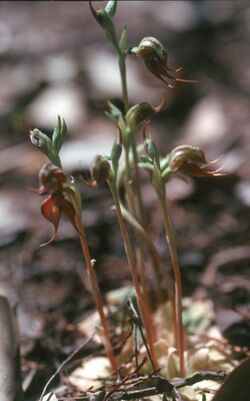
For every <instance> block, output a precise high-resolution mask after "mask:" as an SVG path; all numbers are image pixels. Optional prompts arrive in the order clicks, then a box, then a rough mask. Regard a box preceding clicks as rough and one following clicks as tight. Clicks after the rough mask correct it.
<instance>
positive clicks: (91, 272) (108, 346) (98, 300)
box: [77, 218, 117, 372]
mask: <svg viewBox="0 0 250 401" xmlns="http://www.w3.org/2000/svg"><path fill="white" fill-rule="evenodd" d="M77 227H78V230H79V238H80V243H81V248H82V253H83V256H84V259H85V262H86V266H87V272H88V277H89V281H90V284H91V287H92V291H93V295H94V300H95V304H96V308H97V311H98V314H99V317H100V321H101V325H102V330H103V338H104V347H105V350H106V353H107V356H108V359H109V362H110V365H111V368H112V370H113V371H114V372H115V371H116V370H117V366H116V361H115V357H114V353H113V347H112V343H111V339H110V332H109V328H108V322H107V318H106V316H105V313H104V310H103V302H102V296H101V292H100V287H99V285H98V281H97V277H96V273H95V269H94V262H93V260H92V259H91V256H90V251H89V246H88V241H87V239H86V235H85V230H84V226H83V224H82V221H81V218H78V219H77Z"/></svg>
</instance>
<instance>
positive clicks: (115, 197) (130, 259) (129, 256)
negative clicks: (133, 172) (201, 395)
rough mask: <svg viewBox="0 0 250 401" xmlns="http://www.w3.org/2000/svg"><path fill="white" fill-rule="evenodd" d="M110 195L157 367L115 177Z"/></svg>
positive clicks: (152, 333) (155, 366) (150, 330)
mask: <svg viewBox="0 0 250 401" xmlns="http://www.w3.org/2000/svg"><path fill="white" fill-rule="evenodd" d="M108 184H109V187H110V190H111V193H112V196H113V200H114V203H115V207H116V213H117V218H118V223H119V226H120V230H121V234H122V237H123V242H124V248H125V252H126V255H127V259H128V264H129V268H130V272H131V276H132V280H133V284H134V287H135V291H136V297H137V300H138V305H139V306H140V311H141V314H142V320H143V324H144V327H145V330H146V333H147V340H148V346H149V350H150V354H151V357H152V360H153V362H154V368H155V369H157V368H158V362H157V359H156V356H155V351H154V341H155V334H154V328H153V324H152V323H153V322H152V319H151V318H150V316H149V315H148V311H147V308H146V304H145V300H144V297H143V293H142V291H141V288H140V283H139V280H138V277H137V271H136V263H135V258H134V254H133V250H132V246H131V243H130V240H129V236H128V231H127V228H126V224H125V222H124V220H123V216H122V211H121V207H120V202H119V195H118V191H117V188H116V179H115V177H114V178H113V179H110V180H109V181H108Z"/></svg>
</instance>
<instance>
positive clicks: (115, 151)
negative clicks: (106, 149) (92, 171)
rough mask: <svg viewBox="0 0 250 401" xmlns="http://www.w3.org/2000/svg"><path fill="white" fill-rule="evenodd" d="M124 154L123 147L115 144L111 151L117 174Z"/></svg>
mask: <svg viewBox="0 0 250 401" xmlns="http://www.w3.org/2000/svg"><path fill="white" fill-rule="evenodd" d="M121 154H122V146H121V145H120V144H119V143H116V142H115V143H114V145H113V147H112V150H111V161H112V166H113V169H114V172H115V173H116V172H117V170H118V163H119V160H120V157H121Z"/></svg>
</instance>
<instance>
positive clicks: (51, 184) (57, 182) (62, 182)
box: [39, 163, 67, 195]
mask: <svg viewBox="0 0 250 401" xmlns="http://www.w3.org/2000/svg"><path fill="white" fill-rule="evenodd" d="M39 181H40V187H39V193H40V195H46V194H52V193H55V192H62V191H63V190H64V189H65V188H66V187H67V178H66V176H65V174H64V173H63V171H62V170H61V169H60V168H58V167H56V166H54V165H53V164H51V163H49V164H45V165H44V166H43V167H42V168H41V170H40V172H39Z"/></svg>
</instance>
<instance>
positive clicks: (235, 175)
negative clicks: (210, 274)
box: [0, 0, 250, 399]
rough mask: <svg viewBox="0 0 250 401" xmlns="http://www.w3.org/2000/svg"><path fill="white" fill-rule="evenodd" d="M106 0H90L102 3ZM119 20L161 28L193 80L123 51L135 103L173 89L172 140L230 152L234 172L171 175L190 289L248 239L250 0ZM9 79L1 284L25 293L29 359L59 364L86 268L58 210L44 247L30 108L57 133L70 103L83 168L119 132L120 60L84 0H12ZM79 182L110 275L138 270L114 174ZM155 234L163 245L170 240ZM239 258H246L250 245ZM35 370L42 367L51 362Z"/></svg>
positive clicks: (154, 9) (137, 31)
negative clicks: (124, 233) (121, 225)
mask: <svg viewBox="0 0 250 401" xmlns="http://www.w3.org/2000/svg"><path fill="white" fill-rule="evenodd" d="M103 4H104V2H100V1H98V2H93V5H94V7H95V8H98V7H101V6H102V5H103ZM114 21H115V24H116V27H117V31H118V32H121V30H122V28H123V27H124V25H127V26H128V46H129V47H132V46H136V45H138V44H139V42H140V40H141V39H142V38H143V37H145V36H155V37H156V38H158V39H159V40H160V41H161V42H162V43H163V44H164V45H165V47H166V49H167V51H168V54H169V66H170V67H171V68H173V69H175V68H177V67H179V66H182V67H183V70H182V72H181V74H180V76H182V77H185V78H187V79H195V80H197V81H198V84H193V85H177V86H176V88H175V89H174V90H171V89H169V88H166V86H164V84H162V83H161V81H159V80H157V78H155V77H154V76H152V75H151V74H150V73H149V72H148V71H147V70H146V69H145V67H144V65H143V64H142V62H141V61H140V60H139V59H136V58H133V57H132V56H131V57H128V87H129V101H130V104H131V105H133V104H135V103H137V102H142V101H146V102H149V103H150V104H152V105H154V106H155V105H157V104H158V103H159V102H160V100H161V96H162V95H161V91H162V90H163V91H164V93H165V96H166V107H165V110H164V111H162V112H161V113H159V115H157V116H156V117H155V118H154V120H153V121H152V123H151V125H150V132H151V133H152V135H153V137H154V139H155V141H156V143H157V145H158V146H159V148H160V149H161V150H162V152H163V154H164V153H166V152H168V151H169V150H171V149H172V148H173V147H174V146H176V145H179V144H184V143H188V144H191V145H194V146H200V147H201V148H202V149H203V150H204V151H205V152H206V155H207V158H208V159H209V160H212V159H216V158H218V157H220V156H221V155H223V159H222V160H221V162H219V164H220V163H221V164H224V163H225V167H224V169H225V170H226V171H227V172H228V173H229V175H227V176H225V177H221V178H218V179H204V180H201V179H197V180H194V181H189V180H188V181H187V182H182V181H180V180H173V181H171V182H170V184H169V196H170V201H171V213H172V219H173V223H174V226H175V229H176V234H177V239H178V247H179V253H180V262H181V266H182V270H183V277H184V283H185V291H187V293H189V294H190V293H191V291H192V290H193V289H194V288H195V287H196V285H197V280H198V279H199V277H200V275H201V273H202V271H203V270H204V269H205V267H206V265H207V263H208V261H209V260H210V258H211V257H212V256H213V255H214V254H216V253H217V252H220V251H221V250H224V251H225V252H227V250H230V252H232V254H234V252H233V249H234V247H237V249H238V247H243V248H244V247H245V248H244V249H246V247H247V246H249V232H250V230H249V226H250V168H249V154H250V140H249V123H250V115H249V111H250V69H249V65H250V3H249V1H242V0H239V1H237V2H236V1H223V0H222V1H216V0H215V1H188V0H186V1H119V2H118V9H117V13H116V15H115V18H114ZM0 82H1V85H0V293H1V294H4V295H6V296H7V297H8V298H9V299H10V301H11V303H12V304H13V305H17V304H18V305H19V306H18V318H19V325H20V333H21V340H22V355H23V358H24V365H23V366H24V368H25V366H26V369H27V370H28V366H29V364H28V362H27V361H30V360H32V361H34V360H36V361H39V362H41V361H42V362H44V361H45V360H46V363H47V366H48V365H49V366H50V368H53V366H54V363H55V361H57V360H58V359H60V358H61V357H62V354H63V353H64V351H65V350H64V349H62V344H63V342H65V343H66V345H67V346H68V347H69V346H70V345H69V344H71V346H72V347H73V346H74V342H72V335H73V334H72V333H71V334H70V335H69V332H68V331H67V325H68V324H69V323H70V324H75V322H76V321H77V319H79V317H80V316H81V317H82V314H83V311H85V310H88V308H90V306H91V305H92V304H91V301H90V299H89V296H88V295H87V289H86V290H85V292H86V293H85V292H84V291H83V290H82V283H81V282H79V278H78V277H79V272H82V261H81V255H80V248H79V244H78V241H77V238H76V235H75V233H74V230H73V229H72V228H71V227H70V225H69V224H68V223H67V222H66V221H63V222H62V224H61V226H60V229H59V233H58V239H57V241H56V242H55V243H54V244H53V245H52V246H50V247H47V248H44V249H39V244H40V243H42V242H44V241H45V240H46V239H47V238H49V235H50V231H49V230H50V226H49V223H48V222H46V221H44V220H43V219H42V217H41V215H40V203H41V199H40V198H39V196H38V195H37V194H36V193H35V192H34V191H32V188H37V187H38V178H37V176H38V171H39V169H40V168H41V166H42V165H43V163H45V162H46V159H45V157H44V156H43V155H42V154H41V153H40V152H39V151H38V150H37V149H36V148H34V147H33V146H32V144H31V143H30V141H29V135H28V129H26V128H25V127H24V124H23V122H25V125H27V126H28V127H31V129H33V128H35V127H36V128H39V129H41V130H42V131H44V132H46V133H51V132H52V131H53V129H54V127H55V125H56V121H57V116H58V115H61V116H63V117H64V118H65V120H66V122H67V125H68V129H69V133H70V135H69V139H68V141H67V142H66V143H65V144H64V145H63V149H62V152H61V158H62V162H63V165H64V168H65V170H66V171H67V173H69V174H79V173H84V172H85V173H86V172H87V171H88V168H89V166H90V163H91V161H92V159H93V158H94V156H95V155H96V154H98V153H101V154H107V153H109V151H110V147H111V145H112V143H113V140H114V138H115V134H116V128H115V126H114V123H113V122H111V121H109V120H108V119H107V118H106V116H105V115H104V110H105V109H107V103H106V102H107V100H111V101H112V102H113V103H115V104H117V105H118V106H119V105H121V87H120V77H119V72H118V66H117V60H116V57H115V55H114V52H113V49H112V47H111V45H110V44H109V42H108V41H107V40H106V37H105V34H104V32H103V31H102V30H101V28H100V26H99V25H97V23H96V21H95V20H94V18H93V16H92V14H91V13H90V10H89V6H88V3H87V2H86V1H81V2H68V1H67V2H66V1H57V2H50V1H38V2H28V1H3V2H1V3H0ZM138 138H139V140H140V139H141V138H140V137H138ZM81 190H82V194H83V198H84V208H85V211H84V221H85V224H86V226H87V231H88V235H89V242H90V246H91V249H92V251H93V257H95V258H96V259H97V271H98V275H99V280H100V283H101V286H102V288H103V289H104V290H109V289H112V288H116V287H117V286H119V285H121V284H123V283H124V282H126V281H127V280H128V277H129V275H128V272H127V266H126V261H125V258H124V254H123V246H122V243H121V241H120V237H119V235H117V227H116V221H115V216H114V212H113V211H112V210H110V206H112V201H111V199H110V196H109V194H108V191H106V189H105V188H102V189H98V190H97V191H90V190H89V189H87V188H82V189H81ZM144 196H145V199H146V202H147V204H148V207H149V208H151V210H152V216H153V217H152V219H153V220H154V221H155V222H157V221H160V220H159V219H160V216H159V214H158V210H157V207H156V206H155V199H154V197H153V196H152V191H151V188H150V184H149V183H148V182H145V188H144ZM158 233H160V228H158V231H157V229H155V234H158ZM158 246H159V249H161V250H162V251H163V252H165V250H164V249H165V248H164V240H162V241H161V240H158ZM226 256H227V253H226ZM243 256H245V254H244V252H243ZM222 259H223V258H222ZM244 260H245V261H246V260H247V262H244V263H245V264H244V266H243V270H244V269H246V265H248V267H249V257H248V258H247V257H246V256H245V258H244ZM222 262H223V260H222ZM237 266H238V268H239V265H237ZM238 271H239V269H238ZM244 271H245V270H244ZM80 274H81V277H83V275H82V273H80ZM111 274H112V280H111V279H110V277H111ZM234 280H235V277H234ZM83 281H84V283H85V286H86V281H85V279H84V277H83ZM231 289H232V288H231ZM84 294H85V295H86V296H83V295H84ZM59 326H60V327H59ZM65 327H66V328H65ZM65 330H66V332H67V336H66V335H65ZM53 336H54V337H55V336H56V338H57V341H58V342H57V344H56V346H55V343H54V342H53V341H54V340H53V338H54V337H53ZM60 336H61V337H60ZM59 337H60V338H59ZM69 338H70V340H69ZM70 341H71V342H70ZM58 344H59V345H60V346H59V345H58ZM67 350H68V349H67ZM65 352H66V351H65ZM48 361H50V362H49V363H48ZM25 363H26V365H25ZM40 374H44V376H45V377H47V376H46V374H47V373H46V369H44V370H43V369H42V368H41V369H40ZM38 389H39V386H38ZM30 391H31V393H32V391H33V390H30ZM32 394H34V393H32ZM31 399H32V398H31Z"/></svg>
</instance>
